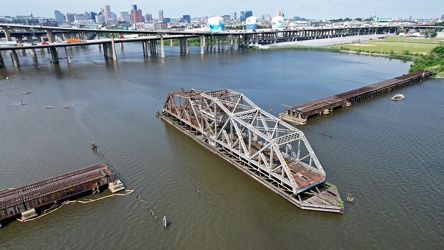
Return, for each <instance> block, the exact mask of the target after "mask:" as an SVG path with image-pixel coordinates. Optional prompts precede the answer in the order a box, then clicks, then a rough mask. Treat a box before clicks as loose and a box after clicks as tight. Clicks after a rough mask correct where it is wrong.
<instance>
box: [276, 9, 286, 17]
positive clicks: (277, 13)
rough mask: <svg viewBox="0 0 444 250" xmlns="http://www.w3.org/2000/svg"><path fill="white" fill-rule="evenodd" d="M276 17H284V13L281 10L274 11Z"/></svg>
mask: <svg viewBox="0 0 444 250" xmlns="http://www.w3.org/2000/svg"><path fill="white" fill-rule="evenodd" d="M276 16H281V17H284V11H283V10H278V11H276Z"/></svg>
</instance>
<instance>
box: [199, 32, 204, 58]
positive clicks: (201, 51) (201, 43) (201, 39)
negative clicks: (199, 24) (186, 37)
mask: <svg viewBox="0 0 444 250" xmlns="http://www.w3.org/2000/svg"><path fill="white" fill-rule="evenodd" d="M199 38H200V39H199V40H200V54H201V55H203V54H205V36H204V35H202V36H200V37H199Z"/></svg>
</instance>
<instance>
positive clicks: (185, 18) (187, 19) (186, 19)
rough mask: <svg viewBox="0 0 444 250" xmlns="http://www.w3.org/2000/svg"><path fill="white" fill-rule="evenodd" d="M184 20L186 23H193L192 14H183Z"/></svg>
mask: <svg viewBox="0 0 444 250" xmlns="http://www.w3.org/2000/svg"><path fill="white" fill-rule="evenodd" d="M182 22H184V23H191V16H190V15H183V16H182Z"/></svg>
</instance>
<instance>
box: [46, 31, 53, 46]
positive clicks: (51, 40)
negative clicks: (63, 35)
mask: <svg viewBox="0 0 444 250" xmlns="http://www.w3.org/2000/svg"><path fill="white" fill-rule="evenodd" d="M46 36H47V37H48V42H50V43H53V42H54V41H55V37H54V34H52V30H46Z"/></svg>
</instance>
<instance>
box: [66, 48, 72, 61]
mask: <svg viewBox="0 0 444 250" xmlns="http://www.w3.org/2000/svg"><path fill="white" fill-rule="evenodd" d="M65 54H66V61H67V62H68V64H71V56H69V52H68V47H65Z"/></svg>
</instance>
